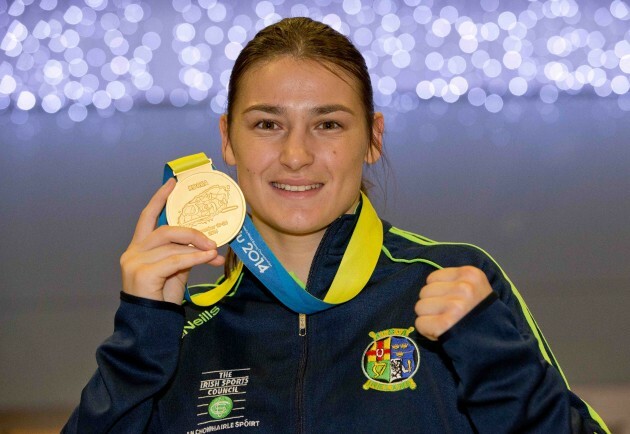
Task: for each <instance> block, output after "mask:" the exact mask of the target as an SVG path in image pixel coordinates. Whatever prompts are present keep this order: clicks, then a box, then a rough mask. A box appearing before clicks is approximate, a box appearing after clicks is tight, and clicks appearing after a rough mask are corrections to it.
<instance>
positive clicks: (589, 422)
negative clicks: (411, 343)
mask: <svg viewBox="0 0 630 434" xmlns="http://www.w3.org/2000/svg"><path fill="white" fill-rule="evenodd" d="M490 259H491V258H490ZM490 262H491V263H490ZM489 263H490V265H489ZM482 268H483V269H484V271H485V272H486V274H487V275H488V278H489V280H490V283H491V284H492V286H493V289H494V292H493V293H492V294H490V296H488V297H487V298H486V299H485V300H484V301H482V302H481V303H480V304H479V305H478V306H477V307H475V308H474V309H473V310H472V311H471V312H469V313H468V315H467V316H465V317H464V318H463V319H462V320H461V321H460V322H459V323H457V324H456V325H455V326H454V327H452V328H451V329H450V330H449V331H448V332H447V333H445V334H444V335H442V336H441V337H440V342H441V343H442V348H443V349H444V351H445V352H446V354H447V355H448V356H449V358H450V359H451V361H452V363H453V367H454V369H455V371H456V373H457V376H458V377H459V380H460V383H459V386H458V398H459V403H460V405H462V406H463V407H464V408H466V410H467V412H468V414H469V416H470V418H471V420H472V423H473V424H474V425H475V427H476V428H477V430H478V431H479V432H480V433H557V434H560V433H579V434H582V433H589V434H594V433H597V434H604V433H610V431H608V428H607V427H606V425H605V423H604V422H603V421H602V419H601V418H600V417H599V415H597V413H596V412H595V411H594V410H593V409H592V408H591V407H590V406H588V405H587V404H586V403H585V402H583V401H581V400H580V399H579V398H578V397H577V396H576V395H574V394H573V393H572V392H571V391H570V390H569V387H568V384H567V382H566V380H565V378H564V375H563V374H562V371H561V369H560V366H559V365H558V363H557V361H556V360H555V358H554V356H553V354H552V353H551V350H550V349H549V346H548V344H547V342H546V341H545V339H544V337H543V336H542V333H541V332H540V329H539V328H538V326H537V325H536V322H535V320H534V319H533V317H532V316H531V313H530V312H529V309H528V308H527V306H526V305H525V303H524V301H523V299H522V297H521V296H520V294H519V293H518V291H517V290H516V288H515V287H514V286H513V284H512V283H511V281H510V280H509V279H508V278H507V276H505V274H504V273H503V271H502V270H501V269H500V267H498V265H496V263H494V262H492V261H490V260H489V261H488V262H486V263H485V264H484V266H483V267H482Z"/></svg>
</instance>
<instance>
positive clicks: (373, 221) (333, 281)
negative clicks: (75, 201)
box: [64, 18, 608, 433]
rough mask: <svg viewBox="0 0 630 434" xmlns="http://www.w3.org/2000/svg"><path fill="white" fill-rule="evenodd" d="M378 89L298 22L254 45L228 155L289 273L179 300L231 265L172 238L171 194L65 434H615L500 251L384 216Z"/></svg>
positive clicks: (180, 237) (327, 34)
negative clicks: (368, 182)
mask: <svg viewBox="0 0 630 434" xmlns="http://www.w3.org/2000/svg"><path fill="white" fill-rule="evenodd" d="M371 94H372V89H371V86H370V82H369V75H368V72H367V68H366V65H365V62H364V60H363V57H362V56H361V54H360V53H359V52H358V51H357V50H356V48H354V47H353V46H352V44H351V43H350V42H349V41H348V40H347V39H346V38H345V37H344V36H343V35H341V34H339V33H337V32H336V31H334V30H333V29H331V28H330V27H328V26H326V25H324V24H321V23H318V22H315V21H312V20H310V19H307V18H292V19H285V20H282V21H280V22H279V23H277V24H274V25H272V26H270V27H268V28H266V29H264V30H262V31H261V32H259V34H258V35H257V36H256V37H255V38H254V40H253V41H251V42H250V43H249V44H248V45H247V46H246V47H245V49H244V50H243V51H242V52H241V54H240V55H239V58H238V59H237V60H236V66H235V68H234V71H233V74H232V78H231V80H230V95H229V98H228V99H229V105H228V112H227V114H225V115H224V116H223V117H221V120H220V130H221V137H222V151H223V156H224V158H225V161H226V162H227V163H228V164H230V165H234V166H236V170H237V176H238V183H239V185H240V187H241V188H242V190H243V193H244V195H245V198H246V201H247V203H248V205H249V208H250V212H251V221H252V226H247V223H246V226H245V227H244V229H243V231H251V232H254V233H255V235H256V236H257V237H258V238H255V239H257V240H259V243H260V245H259V246H258V247H259V248H262V247H263V245H264V246H267V247H268V252H269V257H270V258H271V257H272V256H273V259H274V260H275V258H277V261H278V262H277V264H276V265H274V267H276V269H278V268H281V269H282V271H284V272H285V275H286V276H287V278H286V279H285V280H283V281H281V282H279V283H278V282H271V283H270V281H269V279H268V276H269V274H272V270H270V269H269V267H262V268H256V267H249V266H243V264H241V263H237V261H236V260H233V261H230V263H229V264H228V270H227V271H228V272H229V274H231V275H230V277H229V278H226V279H224V280H223V281H222V283H221V285H229V288H228V291H229V296H227V297H225V298H223V299H222V300H220V301H219V302H217V303H213V305H212V307H210V306H197V305H194V304H193V303H185V304H184V305H183V306H182V299H183V294H184V291H185V282H186V280H187V277H188V273H189V271H190V269H191V268H192V267H193V266H196V265H201V264H204V263H209V264H211V265H215V266H220V265H222V264H223V263H224V258H223V257H221V256H218V253H217V250H216V244H215V243H214V242H213V241H212V240H210V239H208V238H207V237H206V236H205V235H204V234H203V233H201V232H199V231H197V230H195V229H192V228H183V227H169V226H161V227H159V228H157V229H156V228H155V226H156V220H157V218H158V215H159V214H160V211H161V210H162V208H163V207H164V204H165V202H166V200H167V197H168V195H169V194H170V192H171V191H172V190H173V188H174V185H175V183H174V182H173V181H172V180H170V181H168V182H166V183H165V185H164V186H163V187H162V188H160V190H158V192H157V193H156V194H155V195H154V196H153V198H152V199H151V200H150V202H149V204H148V205H147V207H146V208H145V210H144V211H143V212H142V214H141V216H140V219H139V221H138V224H137V227H136V231H135V233H134V236H133V239H132V241H131V244H130V245H129V247H128V249H127V250H126V251H125V253H123V255H122V257H121V267H122V274H123V283H122V287H123V292H122V294H121V305H120V308H119V310H118V312H117V314H116V328H115V332H114V335H113V336H112V337H111V338H110V339H108V340H107V341H106V342H105V343H104V344H103V345H102V346H101V347H100V348H99V350H98V352H97V361H98V364H99V368H98V370H97V372H96V374H95V375H94V376H93V378H92V379H91V380H90V382H89V383H88V385H87V387H86V388H85V390H84V392H83V394H82V397H81V403H80V405H79V406H78V408H77V409H76V410H75V412H74V413H73V415H72V416H71V418H70V420H69V421H68V424H67V426H66V427H65V429H64V431H65V432H156V433H157V432H181V431H185V432H210V431H213V432H214V431H221V430H228V429H229V430H239V429H245V428H247V429H250V430H251V429H252V428H257V429H258V430H259V431H260V432H273V433H278V432H296V431H297V432H317V433H320V432H343V431H348V432H371V431H391V430H395V431H400V432H427V433H433V432H457V433H473V432H493V433H508V432H510V433H512V432H519V433H520V432H545V433H546V432H550V433H551V432H553V433H571V432H573V433H587V432H588V433H605V432H608V429H607V428H606V426H605V424H604V423H603V421H602V420H601V418H600V417H599V416H598V415H597V413H596V412H595V411H594V410H593V409H591V408H590V407H589V406H588V405H587V404H586V403H584V402H583V401H581V400H580V399H579V398H578V397H577V396H576V395H574V394H573V393H572V392H570V391H569V390H568V386H567V383H566V379H565V378H564V376H563V374H562V371H561V369H560V367H559V365H558V363H557V361H556V360H555V358H554V357H553V354H552V353H551V350H550V349H549V346H548V344H547V343H546V341H545V340H544V337H543V335H542V333H541V332H540V330H539V329H538V327H537V325H536V322H535V321H534V319H533V318H532V316H531V314H530V313H529V310H528V309H527V306H526V305H525V302H524V301H523V298H522V297H521V295H520V293H519V292H518V291H517V289H516V288H515V287H514V285H513V284H512V282H511V281H510V279H509V278H508V277H507V276H506V275H505V273H504V272H503V270H502V269H501V268H500V267H499V266H498V265H497V263H496V262H494V260H493V259H492V258H491V257H490V256H489V255H487V254H486V253H485V252H484V251H483V250H481V249H479V248H477V247H474V246H470V245H465V244H455V243H438V242H435V241H431V240H429V239H427V238H425V237H422V236H420V235H416V234H413V233H410V232H407V231H403V230H401V229H398V228H396V227H393V226H392V225H390V224H389V223H387V222H384V221H381V220H380V219H379V218H378V215H377V214H376V212H375V210H374V208H373V207H372V205H371V203H370V201H369V200H368V198H367V196H365V195H364V194H363V192H362V191H361V184H362V176H363V168H364V165H365V164H372V163H375V162H376V161H378V160H379V158H380V157H381V153H382V136H383V128H384V120H383V117H382V115H381V114H380V113H375V112H374V110H373V104H372V95H371ZM239 236H240V235H239ZM239 236H237V239H238V237H239ZM252 239H253V238H252ZM254 247H255V246H251V247H248V248H249V249H250V250H251V251H253V248H254ZM257 255H258V253H257ZM257 258H258V256H257ZM246 265H247V264H246ZM265 273H269V274H265ZM226 274H228V273H226ZM214 287H215V285H204V286H201V287H198V288H191V289H190V290H191V292H193V293H194V294H193V295H196V294H201V293H203V292H205V291H208V290H212V289H213V288H214ZM287 293H288V294H289V296H293V295H295V296H297V298H298V299H299V298H300V297H301V298H302V299H304V300H306V301H305V302H304V303H303V304H300V303H297V304H294V303H288V302H285V297H284V295H286V294H287ZM340 293H341V294H342V295H339V294H340ZM279 294H283V295H282V296H281V295H279ZM321 299H323V300H321ZM193 300H196V298H194V297H193ZM314 300H316V302H315V301H314ZM322 301H323V302H322ZM312 306H315V308H313V307H312ZM306 314H308V316H307V315H306ZM182 330H183V334H182ZM385 392H390V393H385ZM340 408H343V411H340ZM375 415H378V416H379V417H374V416H375ZM383 415H387V417H380V416H383ZM398 421H400V422H398Z"/></svg>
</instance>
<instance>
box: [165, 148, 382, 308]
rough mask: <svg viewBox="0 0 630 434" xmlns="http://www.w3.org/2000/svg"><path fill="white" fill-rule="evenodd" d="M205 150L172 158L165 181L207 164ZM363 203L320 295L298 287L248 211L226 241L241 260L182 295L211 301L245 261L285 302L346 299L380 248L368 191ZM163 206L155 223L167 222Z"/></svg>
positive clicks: (311, 304)
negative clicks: (225, 274) (205, 287)
mask: <svg viewBox="0 0 630 434" xmlns="http://www.w3.org/2000/svg"><path fill="white" fill-rule="evenodd" d="M208 161H209V160H208V157H206V155H205V154H203V153H200V154H194V155H189V156H186V157H183V158H180V159H177V160H174V161H170V162H169V163H167V164H166V166H165V168H164V182H166V181H167V180H168V179H169V178H171V177H173V176H174V174H173V172H174V173H180V172H182V171H184V170H188V169H191V168H194V167H198V166H200V165H202V164H208ZM361 197H362V200H363V204H362V206H361V211H360V213H359V218H358V221H357V224H356V227H355V229H354V232H353V233H352V237H351V238H350V242H349V244H348V247H347V248H346V251H345V253H344V255H343V257H342V259H341V263H340V265H339V269H338V270H337V274H336V275H335V277H334V279H333V281H332V284H331V285H330V288H329V290H328V292H327V294H326V296H325V297H324V299H323V300H321V299H319V298H317V297H315V296H314V295H312V294H310V293H309V292H308V291H306V290H305V289H304V288H302V287H301V286H300V285H299V284H298V283H297V282H296V281H295V279H294V278H293V277H292V276H291V275H290V274H289V272H288V271H287V270H286V269H285V268H284V267H283V266H282V264H281V263H280V261H278V259H277V258H276V256H275V255H274V254H273V252H272V251H271V249H270V248H269V247H268V246H267V244H266V243H265V241H264V240H263V239H262V237H261V236H260V233H259V232H258V230H257V229H256V227H255V226H254V223H253V222H252V220H251V218H250V217H249V216H248V215H246V216H245V222H244V223H243V228H242V229H241V231H240V233H239V234H238V235H237V236H236V237H235V238H234V239H233V240H232V241H231V242H230V247H231V248H232V249H233V250H234V253H236V255H237V256H238V258H239V259H240V260H241V262H240V263H239V264H238V266H237V267H236V268H235V269H234V270H233V271H232V273H231V274H230V277H229V278H228V279H226V280H225V281H223V282H222V283H221V284H219V285H218V286H216V287H215V288H213V289H211V290H209V291H206V292H203V293H199V294H194V295H190V293H189V292H188V287H186V294H185V297H186V299H187V300H188V301H190V302H192V303H194V304H196V305H198V306H210V305H213V304H216V303H217V302H219V300H221V299H222V298H223V297H224V296H225V295H226V294H227V293H228V292H229V291H230V289H231V288H232V287H233V286H234V284H235V283H236V281H237V280H238V277H239V276H240V274H241V273H242V267H243V265H245V266H246V267H247V268H248V269H249V270H250V271H251V272H252V273H253V274H254V275H255V276H256V277H257V278H258V279H259V280H260V281H261V282H262V283H263V284H264V285H265V286H266V287H267V288H268V289H269V290H270V291H271V292H272V293H273V295H274V296H276V297H277V298H278V299H279V300H280V302H282V303H283V304H284V305H285V306H286V307H288V308H289V309H291V310H293V311H294V312H298V313H306V314H312V313H316V312H320V311H322V310H326V309H329V308H331V307H334V306H336V305H338V304H341V303H345V302H346V301H348V300H351V299H352V298H354V297H356V296H357V295H358V294H359V293H360V292H361V290H362V289H363V288H364V287H365V285H366V284H367V282H368V280H369V279H370V276H371V275H372V272H373V271H374V268H375V267H376V263H377V261H378V258H379V256H380V253H381V246H382V245H383V224H382V222H381V220H380V219H379V218H378V215H377V214H376V211H375V210H374V207H373V206H372V204H371V203H370V201H369V199H368V198H367V196H365V195H364V194H363V193H361ZM166 223H167V222H166V213H165V211H163V212H162V214H161V215H160V218H159V220H158V224H160V225H161V224H166Z"/></svg>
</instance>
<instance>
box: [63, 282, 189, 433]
mask: <svg viewBox="0 0 630 434" xmlns="http://www.w3.org/2000/svg"><path fill="white" fill-rule="evenodd" d="M183 323H184V315H183V308H182V307H181V306H178V305H175V304H172V303H167V302H159V301H153V300H147V299H143V298H139V297H134V296H131V295H129V294H125V293H121V304H120V307H119V308H118V311H117V312H116V317H115V322H114V333H113V335H112V336H110V337H109V338H108V339H107V340H106V341H105V342H103V344H101V346H100V347H99V348H98V350H97V351H96V361H97V364H98V368H97V370H96V372H95V373H94V375H93V376H92V378H91V379H90V381H89V382H88V384H87V385H86V386H85V388H84V389H83V392H82V393H81V401H80V403H79V406H78V407H77V408H76V409H75V410H74V412H73V413H72V415H71V416H70V419H69V420H68V422H67V423H66V426H65V427H64V428H63V430H62V433H119V432H143V431H144V430H145V428H146V426H147V424H148V422H149V419H150V417H151V412H152V409H153V401H154V397H155V395H156V394H157V393H159V392H160V391H161V390H162V389H163V388H164V386H165V385H166V384H167V383H168V381H169V380H170V379H171V377H172V376H173V374H174V372H175V369H176V367H177V361H178V357H179V348H180V342H181V333H182V327H183Z"/></svg>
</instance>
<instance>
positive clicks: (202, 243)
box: [140, 226, 217, 250]
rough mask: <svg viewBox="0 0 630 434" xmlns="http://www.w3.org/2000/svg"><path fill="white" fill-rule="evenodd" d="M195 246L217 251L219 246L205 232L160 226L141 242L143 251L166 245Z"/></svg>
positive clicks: (200, 248)
mask: <svg viewBox="0 0 630 434" xmlns="http://www.w3.org/2000/svg"><path fill="white" fill-rule="evenodd" d="M169 243H175V244H182V245H193V246H195V247H196V248H198V249H199V250H216V249H217V245H216V243H215V242H214V241H212V240H211V239H210V238H208V237H206V236H205V235H204V233H203V232H200V231H198V230H196V229H191V228H183V227H179V226H160V227H159V228H157V229H156V230H154V231H153V232H152V233H150V234H149V235H147V236H146V238H145V239H144V240H143V241H142V242H141V247H140V248H141V249H143V250H150V249H154V248H157V247H160V246H162V245H165V244H169Z"/></svg>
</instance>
